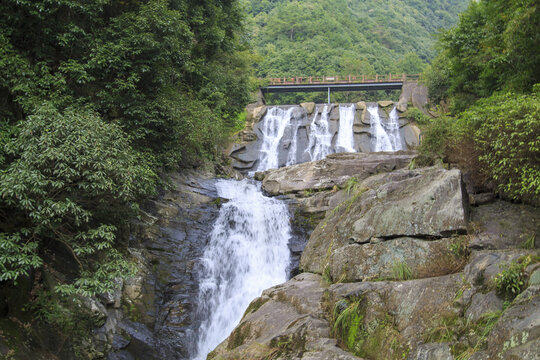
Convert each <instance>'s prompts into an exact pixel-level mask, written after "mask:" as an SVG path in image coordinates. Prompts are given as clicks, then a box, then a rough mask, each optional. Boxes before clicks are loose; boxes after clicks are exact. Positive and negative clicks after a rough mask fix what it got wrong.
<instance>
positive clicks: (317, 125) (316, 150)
mask: <svg viewBox="0 0 540 360" xmlns="http://www.w3.org/2000/svg"><path fill="white" fill-rule="evenodd" d="M329 114H330V112H329V111H328V105H324V107H323V109H322V112H321V116H320V117H317V115H318V109H315V116H314V117H313V121H312V122H311V128H310V133H309V144H308V147H307V148H306V150H305V152H307V153H308V154H309V156H310V159H311V161H315V160H321V159H324V158H325V157H326V156H327V155H328V154H330V153H331V151H332V134H331V133H330V126H329V124H328V117H329Z"/></svg>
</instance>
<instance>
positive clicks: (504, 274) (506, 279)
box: [495, 261, 528, 298]
mask: <svg viewBox="0 0 540 360" xmlns="http://www.w3.org/2000/svg"><path fill="white" fill-rule="evenodd" d="M527 265H528V262H527V261H525V262H523V263H520V262H517V261H512V262H510V263H509V264H506V265H504V266H501V269H502V271H501V272H500V273H498V274H497V276H495V287H496V288H497V292H498V293H499V294H501V295H505V296H507V297H509V298H514V297H516V296H517V295H518V294H519V293H520V292H521V291H522V290H523V288H524V286H525V268H526V267H527Z"/></svg>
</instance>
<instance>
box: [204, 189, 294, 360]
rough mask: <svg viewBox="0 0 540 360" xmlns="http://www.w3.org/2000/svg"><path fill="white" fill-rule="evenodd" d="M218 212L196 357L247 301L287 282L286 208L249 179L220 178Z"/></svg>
mask: <svg viewBox="0 0 540 360" xmlns="http://www.w3.org/2000/svg"><path fill="white" fill-rule="evenodd" d="M216 188H217V191H218V195H219V196H220V197H222V198H225V199H229V201H228V202H226V203H224V204H223V205H222V207H221V209H220V212H219V216H218V219H217V220H216V222H215V224H214V228H213V230H212V233H211V235H210V241H209V243H208V245H207V247H206V249H205V252H204V255H203V257H202V259H201V262H202V267H203V269H202V275H201V281H200V288H199V314H201V317H202V318H204V319H205V320H204V321H203V322H202V324H201V327H200V333H199V343H198V346H197V349H198V352H197V356H196V359H205V358H206V355H207V354H208V353H209V352H210V351H212V350H213V349H214V348H215V347H216V346H217V345H219V344H220V343H221V342H222V341H223V340H225V339H226V338H227V337H228V336H229V334H230V333H231V332H232V330H233V329H234V327H235V326H236V325H237V324H238V322H239V321H240V320H241V318H242V315H243V313H244V311H245V310H246V308H247V307H248V305H249V303H250V302H251V301H252V300H253V299H255V298H256V297H258V296H260V295H261V293H262V291H263V290H264V289H267V288H269V287H272V286H274V285H277V284H280V283H283V282H285V281H286V280H287V267H288V265H289V261H290V260H289V259H290V253H289V248H288V246H287V244H288V242H289V238H290V237H291V230H290V225H289V212H288V209H287V206H286V205H285V204H284V203H283V202H281V201H279V200H277V199H274V198H269V197H266V196H264V195H263V194H262V192H261V190H260V189H259V187H258V186H257V185H256V184H255V183H253V182H252V181H250V180H247V179H246V180H242V181H233V180H219V181H218V182H217V184H216Z"/></svg>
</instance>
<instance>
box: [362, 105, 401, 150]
mask: <svg viewBox="0 0 540 360" xmlns="http://www.w3.org/2000/svg"><path fill="white" fill-rule="evenodd" d="M368 111H369V114H370V122H371V136H372V150H373V151H374V152H378V151H397V150H402V149H403V145H402V142H401V136H400V134H399V116H398V113H397V110H396V108H394V109H393V110H392V111H391V112H390V116H389V121H388V123H387V125H386V129H385V127H384V126H383V124H382V122H381V118H380V116H379V107H378V106H370V107H368Z"/></svg>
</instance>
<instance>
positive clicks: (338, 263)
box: [328, 237, 464, 281]
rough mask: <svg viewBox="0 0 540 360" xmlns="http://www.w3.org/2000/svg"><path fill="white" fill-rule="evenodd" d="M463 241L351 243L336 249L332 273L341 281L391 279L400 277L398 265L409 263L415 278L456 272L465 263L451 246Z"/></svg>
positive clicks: (398, 239)
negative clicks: (398, 275) (453, 251)
mask: <svg viewBox="0 0 540 360" xmlns="http://www.w3.org/2000/svg"><path fill="white" fill-rule="evenodd" d="M459 241H463V240H462V239H461V238H458V239H449V238H447V239H441V240H436V241H425V240H423V239H414V238H407V237H403V238H397V239H392V240H388V241H381V242H377V243H373V244H372V243H368V244H356V243H355V244H347V245H345V246H343V247H340V248H337V249H336V250H335V251H332V253H331V255H330V259H329V264H328V266H329V270H330V275H331V277H332V278H333V279H336V280H340V281H368V280H373V279H381V278H382V279H389V278H394V277H396V274H395V272H396V271H398V270H397V269H396V267H397V266H406V267H407V268H408V269H409V270H410V272H411V276H413V277H415V278H423V277H432V276H441V275H446V274H451V273H455V272H457V271H459V270H460V269H461V268H462V266H463V265H464V264H463V259H461V258H460V257H459V256H455V255H454V254H453V253H452V251H450V248H451V246H452V244H454V243H456V242H459Z"/></svg>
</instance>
